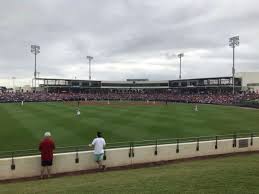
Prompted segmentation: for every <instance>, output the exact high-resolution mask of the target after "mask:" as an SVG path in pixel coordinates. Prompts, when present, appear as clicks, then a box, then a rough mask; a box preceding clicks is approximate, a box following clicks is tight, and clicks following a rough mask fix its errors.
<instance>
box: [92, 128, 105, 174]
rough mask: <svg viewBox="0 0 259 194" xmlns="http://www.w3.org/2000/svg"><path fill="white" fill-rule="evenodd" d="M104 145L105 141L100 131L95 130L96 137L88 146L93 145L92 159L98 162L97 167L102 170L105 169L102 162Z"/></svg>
mask: <svg viewBox="0 0 259 194" xmlns="http://www.w3.org/2000/svg"><path fill="white" fill-rule="evenodd" d="M105 145H106V142H105V140H104V138H103V137H102V134H101V132H97V137H96V138H95V139H94V140H93V142H92V143H91V144H89V146H90V147H92V146H94V160H95V162H96V163H97V164H98V167H99V168H100V169H103V170H104V169H105V165H103V164H102V161H103V156H104V147H105Z"/></svg>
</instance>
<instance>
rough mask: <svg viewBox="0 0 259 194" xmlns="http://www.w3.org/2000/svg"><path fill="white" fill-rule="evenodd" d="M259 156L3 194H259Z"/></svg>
mask: <svg viewBox="0 0 259 194" xmlns="http://www.w3.org/2000/svg"><path fill="white" fill-rule="evenodd" d="M258 178H259V155H258V154H252V155H247V156H232V157H228V158H218V159H207V160H201V161H189V162H183V163H178V164H170V165H164V166H159V167H152V168H143V169H135V170H125V171H116V172H106V173H96V174H85V175H80V176H70V177H69V176H68V177H62V178H53V179H49V180H40V181H29V182H22V183H11V184H0V193H1V194H2V193H6V194H16V193H21V194H22V193H24V194H32V193H38V194H39V193H59V194H62V193H77V194H79V193H112V194H116V193H118V194H122V193H204V194H205V193H206V194H209V193H220V194H224V193H231V194H232V193H238V194H239V193H240V194H243V193H258V192H259V184H258Z"/></svg>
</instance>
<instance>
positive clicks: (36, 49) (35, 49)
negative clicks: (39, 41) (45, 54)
mask: <svg viewBox="0 0 259 194" xmlns="http://www.w3.org/2000/svg"><path fill="white" fill-rule="evenodd" d="M31 53H33V54H34V56H35V63H34V82H35V90H36V85H37V83H36V78H37V63H36V61H37V60H36V56H37V54H39V53H40V46H38V45H31Z"/></svg>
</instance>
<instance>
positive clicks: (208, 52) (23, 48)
mask: <svg viewBox="0 0 259 194" xmlns="http://www.w3.org/2000/svg"><path fill="white" fill-rule="evenodd" d="M258 7H259V1H258V0H246V1H244V0H217V1H208V0H195V1H194V0H179V1H176V0H159V1H158V0H142V1H140V0H102V1H101V0H73V1H72V0H70V1H69V0H66V1H65V0H63V1H62V0H0V85H7V86H12V81H11V78H12V77H16V85H24V84H30V83H31V81H30V80H31V78H32V77H33V71H34V57H33V55H32V53H31V52H30V46H31V44H38V45H40V47H41V49H40V51H41V53H40V54H39V55H37V61H38V63H37V64H38V71H39V72H40V77H53V78H70V79H71V78H75V77H76V78H77V79H88V62H87V60H86V56H87V55H91V56H93V57H94V60H93V61H92V64H93V65H92V78H93V79H97V80H125V79H127V78H149V79H150V80H167V79H177V78H178V76H179V59H178V58H177V57H176V55H177V54H178V53H180V52H184V53H185V56H184V58H183V65H182V77H183V78H193V77H208V76H227V75H231V66H232V50H231V48H229V46H228V39H229V37H231V36H235V35H239V36H240V46H239V47H238V48H236V71H237V72H240V71H259V11H258V10H259V9H258Z"/></svg>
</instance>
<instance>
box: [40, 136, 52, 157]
mask: <svg viewBox="0 0 259 194" xmlns="http://www.w3.org/2000/svg"><path fill="white" fill-rule="evenodd" d="M54 149H55V143H54V141H53V140H52V139H50V138H45V139H43V140H42V141H41V142H40V145H39V150H40V152H41V160H53V150H54Z"/></svg>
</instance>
